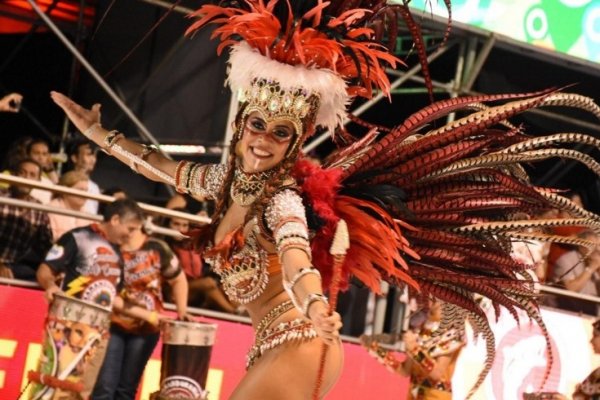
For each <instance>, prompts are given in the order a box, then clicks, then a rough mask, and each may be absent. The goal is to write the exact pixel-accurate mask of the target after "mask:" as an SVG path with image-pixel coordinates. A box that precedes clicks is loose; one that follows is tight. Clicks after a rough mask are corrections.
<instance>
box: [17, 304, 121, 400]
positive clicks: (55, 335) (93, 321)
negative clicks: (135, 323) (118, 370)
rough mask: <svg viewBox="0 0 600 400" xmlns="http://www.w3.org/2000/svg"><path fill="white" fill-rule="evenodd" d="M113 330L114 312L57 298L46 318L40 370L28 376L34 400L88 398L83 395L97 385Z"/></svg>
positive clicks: (31, 395)
mask: <svg viewBox="0 0 600 400" xmlns="http://www.w3.org/2000/svg"><path fill="white" fill-rule="evenodd" d="M109 326H110V309H107V308H104V307H101V306H99V305H97V304H94V303H89V302H87V301H83V300H79V299H75V298H73V297H68V296H65V295H61V294H55V295H54V300H53V301H52V304H51V305H50V308H49V310H48V316H47V318H46V327H45V332H44V342H43V346H42V355H41V358H40V362H39V366H38V370H37V371H30V372H29V374H28V376H29V379H30V380H31V381H32V382H34V386H33V389H32V391H31V392H30V399H32V400H50V399H53V400H54V399H64V398H68V399H71V398H80V397H87V396H85V395H83V394H82V392H84V391H87V390H90V389H91V387H93V385H94V382H95V381H96V377H97V376H98V372H99V366H98V364H101V363H102V360H103V358H104V351H105V346H101V345H102V344H105V343H106V340H107V338H108V329H109ZM100 347H102V350H100V349H99V348H100ZM91 365H93V367H92V366H91Z"/></svg>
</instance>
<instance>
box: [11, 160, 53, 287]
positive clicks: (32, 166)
mask: <svg viewBox="0 0 600 400" xmlns="http://www.w3.org/2000/svg"><path fill="white" fill-rule="evenodd" d="M41 171H42V170H41V167H40V165H39V164H38V163H36V162H35V161H33V160H31V159H24V160H21V161H19V162H18V163H17V165H16V166H15V170H14V171H11V173H12V174H14V175H15V176H18V177H21V178H27V179H32V180H38V181H39V180H40V176H41ZM30 192H31V188H30V187H28V186H23V185H11V186H10V187H9V188H8V190H7V191H3V192H0V197H3V198H10V199H17V200H24V201H28V202H31V203H39V201H38V200H36V199H34V198H33V197H31V195H30ZM50 246H52V231H51V230H50V220H49V219H48V215H47V214H46V213H45V212H43V211H38V210H32V209H28V208H21V207H17V206H14V205H9V204H0V277H3V278H17V279H27V280H35V273H36V271H35V268H34V267H32V266H30V265H28V264H25V263H23V262H21V261H22V260H23V258H24V257H25V256H26V255H27V254H28V252H29V254H30V255H33V256H34V258H35V256H36V255H37V258H38V260H39V259H41V258H42V257H43V255H44V254H46V252H47V251H48V249H49V248H50ZM38 262H39V261H38Z"/></svg>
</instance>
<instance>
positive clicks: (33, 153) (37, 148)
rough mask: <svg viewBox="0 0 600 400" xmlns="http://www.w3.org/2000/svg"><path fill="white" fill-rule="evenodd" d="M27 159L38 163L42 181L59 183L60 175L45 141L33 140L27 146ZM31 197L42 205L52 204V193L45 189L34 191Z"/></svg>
mask: <svg viewBox="0 0 600 400" xmlns="http://www.w3.org/2000/svg"><path fill="white" fill-rule="evenodd" d="M27 157H29V158H31V159H32V160H34V161H36V162H37V163H38V164H40V166H41V167H42V176H41V178H40V181H41V182H42V183H46V184H55V183H58V174H57V173H56V170H55V169H54V163H53V162H52V159H51V158H50V146H49V145H48V142H46V141H45V140H44V139H33V140H31V141H30V142H29V143H28V144H27ZM31 196H33V197H34V198H36V199H38V200H39V201H40V202H41V203H42V204H48V203H50V201H51V199H52V192H51V191H49V190H43V189H32V190H31Z"/></svg>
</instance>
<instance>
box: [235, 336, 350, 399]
mask: <svg viewBox="0 0 600 400" xmlns="http://www.w3.org/2000/svg"><path fill="white" fill-rule="evenodd" d="M321 348H322V342H321V340H319V339H314V340H312V341H310V342H304V343H294V342H291V343H286V344H284V345H282V346H279V347H276V348H275V349H271V350H268V351H267V352H266V353H265V354H263V356H262V357H261V358H260V359H258V361H257V362H256V364H254V365H253V366H252V368H250V370H249V371H248V373H247V374H246V375H245V376H244V378H243V379H242V381H241V382H240V384H239V385H238V387H237V388H236V390H235V391H234V393H233V394H232V396H231V397H230V400H241V399H244V400H259V399H260V400H280V399H286V400H306V399H310V398H312V393H313V391H314V388H315V385H316V382H317V374H318V370H319V363H320V358H321ZM342 364H343V354H342V348H341V344H340V345H335V346H331V347H329V348H328V350H327V358H326V365H325V372H324V376H323V383H322V385H321V395H324V394H325V393H327V392H328V391H329V390H330V389H331V388H332V387H333V385H334V384H335V382H336V381H337V379H338V377H339V375H340V372H341V369H342Z"/></svg>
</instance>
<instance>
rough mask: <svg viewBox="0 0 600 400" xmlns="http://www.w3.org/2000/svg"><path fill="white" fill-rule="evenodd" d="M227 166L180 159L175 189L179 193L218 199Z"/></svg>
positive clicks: (176, 171) (176, 172)
mask: <svg viewBox="0 0 600 400" xmlns="http://www.w3.org/2000/svg"><path fill="white" fill-rule="evenodd" d="M226 174H227V166H225V165H222V164H196V163H192V162H189V161H180V162H179V164H177V168H176V170H175V189H176V190H177V191H178V192H179V193H187V194H191V195H192V196H202V197H206V198H209V199H216V198H217V197H218V196H219V193H220V192H221V188H222V186H223V182H224V180H225V176H226Z"/></svg>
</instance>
